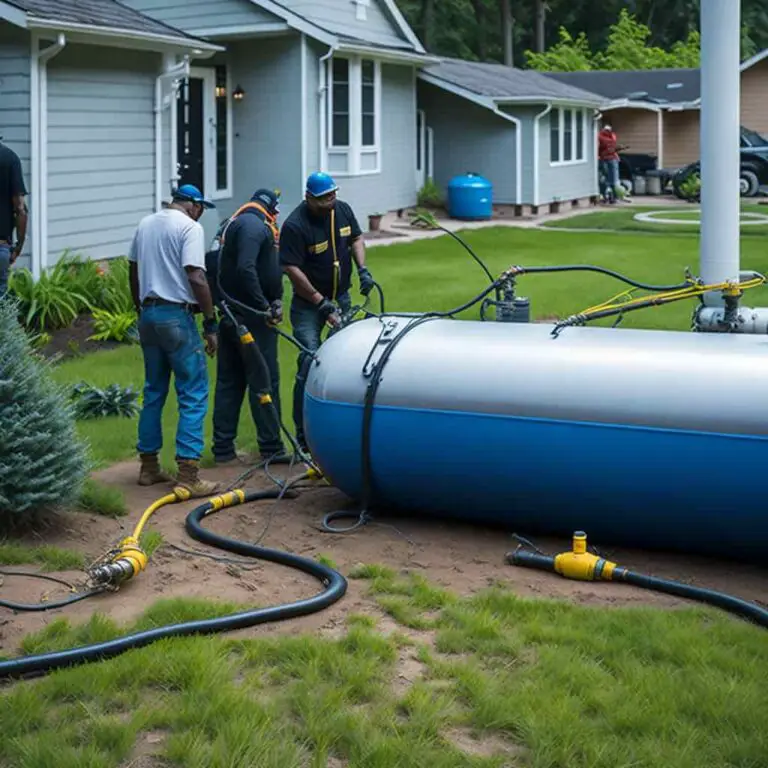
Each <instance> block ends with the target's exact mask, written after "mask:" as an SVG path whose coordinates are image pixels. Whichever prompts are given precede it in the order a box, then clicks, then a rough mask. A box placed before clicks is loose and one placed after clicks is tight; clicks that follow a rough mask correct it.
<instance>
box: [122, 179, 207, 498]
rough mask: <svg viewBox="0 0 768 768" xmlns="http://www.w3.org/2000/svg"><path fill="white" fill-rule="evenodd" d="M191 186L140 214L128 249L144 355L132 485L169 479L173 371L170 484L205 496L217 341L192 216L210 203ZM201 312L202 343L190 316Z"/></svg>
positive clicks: (201, 240) (198, 229) (201, 244)
mask: <svg viewBox="0 0 768 768" xmlns="http://www.w3.org/2000/svg"><path fill="white" fill-rule="evenodd" d="M213 207H214V205H213V203H212V202H210V201H208V200H206V199H205V198H204V197H203V195H202V193H201V192H200V190H199V189H197V187H195V186H193V185H192V184H185V185H183V186H181V187H179V188H178V189H176V190H175V191H174V192H173V194H172V198H171V204H170V205H169V206H168V207H167V208H165V209H163V210H160V211H158V212H157V213H153V214H150V215H148V216H145V217H144V218H143V219H142V220H141V222H140V223H139V226H138V228H137V230H136V233H135V235H134V237H133V241H132V243H131V248H130V252H129V256H128V259H129V262H130V273H129V274H130V283H131V293H132V295H133V302H134V305H135V307H136V311H137V312H138V314H139V339H140V342H141V349H142V353H143V355H144V402H143V405H142V409H141V414H140V416H139V435H138V438H139V439H138V451H139V456H140V458H141V471H140V473H139V485H155V484H156V483H163V482H171V481H173V480H174V478H172V477H170V476H169V475H167V474H166V473H165V472H163V471H162V470H161V469H160V464H159V461H158V453H159V452H160V449H161V447H162V444H163V432H162V413H163V406H164V405H165V400H166V397H167V396H168V388H169V384H170V378H171V373H173V375H174V379H175V386H176V396H177V399H178V407H179V421H178V427H177V431H176V463H177V464H178V467H179V473H178V478H177V479H176V484H177V485H179V486H182V487H184V488H186V489H187V490H188V491H189V492H190V493H191V494H192V496H193V497H195V498H198V497H203V496H210V495H211V494H212V493H214V492H215V491H216V490H217V488H218V484H217V483H212V482H208V481H206V480H203V479H201V478H200V476H199V467H200V459H201V457H202V453H203V447H204V438H203V424H204V421H205V416H206V413H207V411H208V366H207V364H206V360H205V352H207V353H208V355H210V356H211V357H213V356H214V355H215V354H216V349H217V347H218V326H217V322H216V315H215V311H214V306H213V301H212V299H211V292H210V289H209V287H208V282H207V280H206V274H205V235H204V232H203V227H202V225H201V224H200V223H199V219H200V217H201V216H202V215H203V211H204V210H205V209H206V208H213ZM199 312H202V314H203V336H204V338H205V349H204V348H203V344H202V340H201V338H200V334H199V332H198V328H197V324H196V322H195V314H197V313H199Z"/></svg>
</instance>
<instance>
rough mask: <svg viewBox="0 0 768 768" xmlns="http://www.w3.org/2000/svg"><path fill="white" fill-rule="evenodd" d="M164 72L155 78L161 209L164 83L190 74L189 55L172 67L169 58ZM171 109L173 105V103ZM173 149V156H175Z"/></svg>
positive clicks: (157, 197)
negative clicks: (169, 64)
mask: <svg viewBox="0 0 768 768" xmlns="http://www.w3.org/2000/svg"><path fill="white" fill-rule="evenodd" d="M164 70H165V71H164V72H162V73H161V74H159V75H158V76H157V77H156V78H155V210H156V211H159V210H160V208H161V207H162V204H163V173H162V167H163V109H164V104H163V83H164V81H165V80H167V79H176V78H178V77H179V76H187V75H189V57H188V56H185V57H184V61H182V62H181V63H180V64H176V65H174V66H172V67H169V66H168V60H167V59H166V60H165V62H164ZM171 109H173V106H172V105H171ZM173 154H174V153H173V151H171V158H173Z"/></svg>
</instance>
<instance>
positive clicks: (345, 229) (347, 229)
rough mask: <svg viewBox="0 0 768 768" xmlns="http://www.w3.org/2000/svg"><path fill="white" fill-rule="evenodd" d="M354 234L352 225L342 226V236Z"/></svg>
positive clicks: (340, 233) (340, 231) (340, 234)
mask: <svg viewBox="0 0 768 768" xmlns="http://www.w3.org/2000/svg"><path fill="white" fill-rule="evenodd" d="M351 234H352V227H342V228H341V229H340V230H339V236H340V237H349V236H350V235H351Z"/></svg>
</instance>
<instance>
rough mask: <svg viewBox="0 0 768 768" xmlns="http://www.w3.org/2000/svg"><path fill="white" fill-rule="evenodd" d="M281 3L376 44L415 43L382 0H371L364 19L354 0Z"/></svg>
mask: <svg viewBox="0 0 768 768" xmlns="http://www.w3.org/2000/svg"><path fill="white" fill-rule="evenodd" d="M282 5H283V6H284V7H286V8H288V9H289V10H291V11H293V12H294V13H296V14H298V15H299V16H302V17H303V18H305V19H307V20H309V21H311V22H313V23H315V24H317V25H318V26H319V27H321V28H322V29H325V30H328V31H329V32H333V33H335V34H338V35H343V36H344V37H352V38H356V39H358V40H365V41H367V42H369V43H374V44H375V45H389V46H395V47H403V48H411V47H412V46H411V44H410V43H408V42H407V41H406V39H405V38H404V37H403V35H402V33H401V32H400V30H399V28H398V27H397V25H396V24H395V23H394V22H393V21H392V20H390V17H389V15H388V13H387V11H386V10H385V8H384V4H383V3H382V2H381V0H370V5H369V6H368V8H367V18H366V19H365V20H364V21H360V20H358V18H357V5H356V3H355V2H353V1H352V0H345V1H344V2H339V0H282Z"/></svg>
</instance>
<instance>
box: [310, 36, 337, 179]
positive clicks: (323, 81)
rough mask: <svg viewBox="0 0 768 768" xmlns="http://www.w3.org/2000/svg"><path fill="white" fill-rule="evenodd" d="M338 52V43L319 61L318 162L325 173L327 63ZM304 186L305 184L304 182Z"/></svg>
mask: <svg viewBox="0 0 768 768" xmlns="http://www.w3.org/2000/svg"><path fill="white" fill-rule="evenodd" d="M335 51H336V43H334V44H333V45H331V46H330V47H329V48H328V53H326V54H324V55H323V56H321V57H320V59H319V64H320V67H319V71H318V77H319V80H320V82H319V84H318V90H317V97H318V103H319V109H318V111H319V115H318V117H319V118H320V119H319V123H320V154H319V155H318V162H319V165H320V170H321V171H324V170H325V169H326V168H327V165H328V163H327V160H326V157H325V147H326V144H327V131H328V115H327V110H326V109H325V103H326V101H325V97H326V94H327V93H328V72H327V70H326V67H325V65H326V62H327V61H328V60H329V59H330V58H331V56H333V54H334V53H335ZM302 186H303V182H302Z"/></svg>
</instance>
